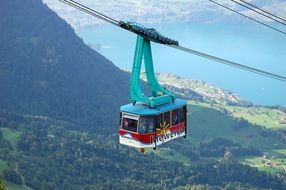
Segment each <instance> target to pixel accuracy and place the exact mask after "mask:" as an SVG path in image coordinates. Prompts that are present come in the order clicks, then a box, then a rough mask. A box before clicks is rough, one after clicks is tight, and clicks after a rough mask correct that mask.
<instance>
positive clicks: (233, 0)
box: [230, 0, 286, 25]
mask: <svg viewBox="0 0 286 190" xmlns="http://www.w3.org/2000/svg"><path fill="white" fill-rule="evenodd" d="M230 1H232V2H234V3H236V4H238V5H240V6H242V7H245V8H247V9H249V10H251V11H253V12H256V13H258V14H260V15H262V16H264V17H266V18H269V19H271V20H273V21H276V22H278V23H280V24H283V25H286V23H284V22H281V21H280V20H277V19H275V18H273V17H271V16H268V15H266V14H264V13H262V12H259V11H257V10H255V9H253V8H251V7H249V6H247V5H244V4H242V3H239V2H237V1H235V0H230Z"/></svg>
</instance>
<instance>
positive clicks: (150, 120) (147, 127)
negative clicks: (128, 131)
mask: <svg viewBox="0 0 286 190" xmlns="http://www.w3.org/2000/svg"><path fill="white" fill-rule="evenodd" d="M153 132H154V117H153V116H143V117H141V118H140V125H139V133H140V134H144V133H153Z"/></svg>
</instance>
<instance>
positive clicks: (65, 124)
mask: <svg viewBox="0 0 286 190" xmlns="http://www.w3.org/2000/svg"><path fill="white" fill-rule="evenodd" d="M128 86H129V74H128V73H127V72H122V71H120V70H119V69H118V68H116V67H115V66H114V65H113V64H112V63H111V62H110V61H108V60H107V59H106V58H104V57H103V56H101V55H100V54H98V53H97V52H95V51H94V50H92V49H90V48H89V47H88V46H86V45H85V44H84V43H83V41H82V40H81V39H79V38H78V37H77V36H76V34H75V33H74V31H73V29H72V28H71V27H70V26H69V25H68V24H67V23H66V22H65V21H63V20H61V19H60V18H59V17H58V16H57V15H56V14H55V13H54V12H52V11H51V10H49V9H48V7H47V6H46V5H44V4H43V3H42V2H41V0H9V1H3V2H2V3H1V6H0V89H1V93H0V129H1V130H0V173H1V178H2V179H4V180H5V181H4V183H5V185H6V186H7V187H9V189H43V190H51V189H60V190H61V189H63V190H64V189H69V190H73V189H74V190H79V189H83V190H87V189H234V188H237V189H286V183H285V178H283V176H282V177H277V176H275V175H271V174H270V173H266V172H261V171H259V170H258V169H256V168H252V167H249V166H248V165H243V164H240V163H239V162H238V161H237V160H236V159H235V156H258V155H260V154H261V151H260V150H259V146H255V147H252V146H250V145H249V144H247V143H244V144H243V143H240V142H239V141H238V140H237V139H238V137H239V135H237V134H234V133H235V130H234V129H233V128H232V129H230V130H228V131H227V132H229V134H232V135H233V136H232V137H235V138H236V139H234V140H235V141H234V142H233V141H232V139H229V138H228V139H227V138H223V136H222V137H221V136H220V135H219V131H218V130H217V131H215V132H216V133H212V134H215V135H217V136H218V137H220V138H215V137H214V138H213V139H211V138H209V139H207V138H205V137H208V136H207V135H204V134H201V133H196V134H193V133H195V132H198V131H207V133H208V132H209V131H208V129H209V128H208V127H210V125H211V123H212V122H213V121H216V126H217V127H219V126H220V123H221V122H222V121H224V120H226V121H227V122H225V123H223V124H222V125H221V128H220V129H221V130H225V129H226V128H227V127H234V126H232V125H235V126H236V124H239V125H237V126H238V127H239V129H238V130H241V131H247V130H248V129H250V128H251V127H252V125H250V124H249V123H248V122H244V123H241V122H240V121H238V120H237V119H233V118H232V117H231V116H230V115H229V114H228V113H223V112H218V111H217V110H214V109H212V108H208V109H205V108H203V107H201V106H197V105H192V106H190V109H191V110H192V111H191V112H189V114H192V115H191V116H190V115H189V116H188V117H189V119H190V121H191V122H190V124H191V125H192V126H190V130H189V137H188V138H187V139H180V140H178V141H175V142H173V141H172V142H170V143H168V144H166V145H164V146H162V147H160V148H159V149H158V150H157V151H149V152H147V153H146V154H145V155H143V154H141V153H139V152H138V151H137V150H135V149H133V148H130V147H126V146H122V145H120V144H119V143H118V135H117V127H118V126H117V125H118V117H119V106H120V105H121V104H124V103H126V102H127V101H128ZM192 117H195V118H192ZM210 119H212V120H210ZM200 128H205V129H204V130H200ZM248 131H251V132H253V130H248ZM254 131H255V132H260V130H258V129H255V130H254ZM196 135H197V137H198V138H196V139H197V141H196V142H193V140H194V137H196ZM266 135H268V137H269V138H266V137H265V139H271V140H273V138H274V137H275V136H274V135H273V134H266ZM253 136H254V135H253ZM254 137H256V136H254ZM259 138H260V135H259ZM249 139H252V138H250V137H249ZM259 140H261V139H259ZM250 142H251V141H250ZM273 142H275V143H276V144H277V146H278V147H279V146H283V145H285V144H283V142H282V141H279V140H273ZM193 143H194V144H193Z"/></svg>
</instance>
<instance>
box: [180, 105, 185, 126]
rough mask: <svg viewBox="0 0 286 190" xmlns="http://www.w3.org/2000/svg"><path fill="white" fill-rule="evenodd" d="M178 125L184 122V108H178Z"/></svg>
mask: <svg viewBox="0 0 286 190" xmlns="http://www.w3.org/2000/svg"><path fill="white" fill-rule="evenodd" d="M179 113H180V114H179V115H180V123H182V122H185V121H186V106H184V107H181V108H179Z"/></svg>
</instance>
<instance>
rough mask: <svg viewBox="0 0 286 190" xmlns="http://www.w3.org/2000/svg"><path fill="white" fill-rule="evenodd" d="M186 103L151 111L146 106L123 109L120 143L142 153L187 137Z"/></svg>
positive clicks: (122, 107)
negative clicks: (146, 149)
mask: <svg viewBox="0 0 286 190" xmlns="http://www.w3.org/2000/svg"><path fill="white" fill-rule="evenodd" d="M186 104H187V102H186V100H183V99H178V98H176V99H175V101H174V102H172V103H168V104H163V105H160V106H157V107H156V108H150V107H148V106H146V105H144V104H136V105H133V104H127V105H123V106H121V107H120V116H121V117H120V127H119V142H120V143H121V144H124V145H128V146H132V147H135V148H139V149H141V150H143V152H144V149H145V148H154V149H156V147H157V146H159V145H162V144H163V143H166V142H168V141H171V140H173V139H177V138H179V137H186V135H187V106H186Z"/></svg>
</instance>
